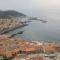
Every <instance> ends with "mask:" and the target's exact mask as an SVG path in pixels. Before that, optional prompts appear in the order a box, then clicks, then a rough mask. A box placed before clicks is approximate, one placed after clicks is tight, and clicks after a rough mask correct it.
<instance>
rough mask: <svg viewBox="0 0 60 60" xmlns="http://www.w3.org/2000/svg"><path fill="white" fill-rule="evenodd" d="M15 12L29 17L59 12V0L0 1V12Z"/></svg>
mask: <svg viewBox="0 0 60 60" xmlns="http://www.w3.org/2000/svg"><path fill="white" fill-rule="evenodd" d="M6 9H7V10H10V9H11V10H17V11H21V12H24V13H26V14H28V15H29V14H30V15H34V14H35V15H39V14H41V15H43V14H44V13H46V12H47V13H46V14H48V12H50V13H52V12H53V13H55V12H56V11H60V0H0V10H6Z"/></svg>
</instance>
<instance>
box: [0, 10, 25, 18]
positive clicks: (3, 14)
mask: <svg viewBox="0 0 60 60" xmlns="http://www.w3.org/2000/svg"><path fill="white" fill-rule="evenodd" d="M21 16H22V17H25V16H26V15H24V14H23V13H19V12H17V11H13V10H8V11H0V18H11V17H21Z"/></svg>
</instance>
